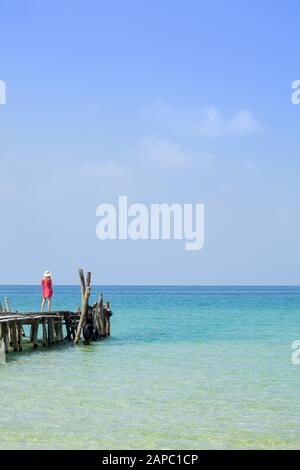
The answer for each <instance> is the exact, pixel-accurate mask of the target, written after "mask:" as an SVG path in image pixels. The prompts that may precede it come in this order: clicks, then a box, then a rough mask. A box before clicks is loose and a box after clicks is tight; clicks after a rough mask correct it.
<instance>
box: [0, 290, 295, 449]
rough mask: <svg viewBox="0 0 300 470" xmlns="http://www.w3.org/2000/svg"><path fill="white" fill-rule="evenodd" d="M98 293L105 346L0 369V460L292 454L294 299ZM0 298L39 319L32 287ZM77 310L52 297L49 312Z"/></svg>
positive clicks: (73, 295) (34, 356) (262, 294)
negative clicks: (70, 454)
mask: <svg viewBox="0 0 300 470" xmlns="http://www.w3.org/2000/svg"><path fill="white" fill-rule="evenodd" d="M100 291H103V293H104V296H105V298H106V299H110V300H111V303H112V308H113V311H114V316H113V317H112V337H111V338H109V339H107V340H105V341H103V342H98V343H92V344H91V345H89V346H78V347H76V346H72V345H68V344H67V345H59V346H54V347H51V348H49V349H47V350H43V349H42V348H41V349H40V350H38V351H33V350H32V349H31V347H30V348H29V349H28V350H26V351H25V352H23V353H16V354H14V353H11V354H10V355H9V357H8V363H7V365H5V366H0V390H1V402H0V403H1V405H0V407H1V410H0V448H2V449H17V448H18V449H23V448H25V449H48V448H50V449H78V448H79V449H179V448H182V449H219V448H226V449H230V448H243V449H245V448H277V449H279V448H300V438H299V433H298V428H299V419H300V366H295V365H293V364H292V361H291V353H292V350H291V343H292V342H293V341H294V340H295V339H300V324H299V317H300V288H298V287H117V286H116V287H93V291H92V297H94V298H96V297H97V294H98V292H100ZM5 295H7V296H8V297H9V299H10V303H11V306H12V308H13V309H18V310H20V311H21V310H23V311H26V310H32V309H34V310H38V309H39V307H40V288H39V287H29V286H26V287H25V286H24V287H22V286H15V287H14V286H9V287H7V286H1V287H0V298H1V299H2V298H3V297H4V296H5ZM92 300H93V299H92ZM79 303H80V291H79V288H78V287H70V286H68V287H64V286H59V287H56V288H55V293H54V305H53V308H57V309H74V308H75V307H76V306H77V305H78V304H79Z"/></svg>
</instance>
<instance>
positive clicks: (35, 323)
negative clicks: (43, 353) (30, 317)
mask: <svg viewBox="0 0 300 470" xmlns="http://www.w3.org/2000/svg"><path fill="white" fill-rule="evenodd" d="M38 334H39V320H34V321H33V347H34V349H37V348H38V347H39V344H38Z"/></svg>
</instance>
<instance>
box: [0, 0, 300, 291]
mask: <svg viewBox="0 0 300 470" xmlns="http://www.w3.org/2000/svg"><path fill="white" fill-rule="evenodd" d="M299 13H300V5H299V2H297V1H292V0H289V1H286V2H283V1H276V2H274V1H271V0H264V1H261V0H260V1H258V0H251V1H246V0H239V1H238V0H236V1H234V0H229V1H228V0H227V1H225V0H224V1H221V0H218V1H216V0H212V1H191V0H187V1H184V2H183V1H177V2H174V1H167V0H160V1H157V0H152V1H150V0H148V1H143V0H139V1H131V0H129V1H127V2H124V1H120V0H119V1H110V2H103V1H100V0H98V1H93V0H85V1H81V0H80V1H75V0H73V1H69V0H64V1H58V0H51V1H49V0H45V1H43V2H39V1H34V0H30V1H26V0H22V1H21V0H19V1H16V0H0V47H1V50H0V80H4V81H5V82H6V85H7V104H6V105H5V106H0V175H1V184H0V208H1V227H2V230H1V235H0V241H1V258H0V260H1V269H0V283H2V284H5V283H24V284H26V283H29V284H31V283H32V284H35V283H38V282H39V280H40V275H41V273H42V272H43V271H44V270H45V269H51V270H52V271H53V273H54V276H53V278H54V282H57V283H76V282H77V268H78V267H84V268H86V269H90V270H91V271H92V272H93V274H94V282H97V283H99V284H108V283H113V284H114V283H117V284H140V283H141V284H298V283H299V280H300V254H299V253H300V251H299V249H298V243H299V230H300V222H299V220H300V217H299V215H300V214H299V212H300V211H299V199H300V189H299V182H298V175H299V170H300V164H299V139H298V136H299V126H300V106H295V105H293V104H292V103H291V94H292V90H291V83H292V81H293V80H296V79H300V71H299V64H298V49H299V27H298V21H299V20H298V18H299ZM120 194H127V195H128V199H129V203H131V202H132V203H133V202H141V203H145V204H151V203H157V202H167V203H173V202H179V203H196V202H202V203H204V204H205V211H206V213H205V223H206V228H205V246H204V248H203V250H202V251H200V252H186V251H184V249H183V242H181V241H134V242H133V241H100V240H98V239H97V238H96V234H95V229H96V223H97V218H96V216H95V213H96V207H97V206H98V205H99V204H100V203H102V202H110V203H114V204H116V203H117V200H118V196H119V195H120Z"/></svg>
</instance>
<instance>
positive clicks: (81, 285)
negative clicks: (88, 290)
mask: <svg viewBox="0 0 300 470" xmlns="http://www.w3.org/2000/svg"><path fill="white" fill-rule="evenodd" d="M79 279H80V287H81V303H82V305H83V301H84V295H85V279H84V272H83V269H79Z"/></svg>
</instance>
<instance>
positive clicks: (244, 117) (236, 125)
mask: <svg viewBox="0 0 300 470" xmlns="http://www.w3.org/2000/svg"><path fill="white" fill-rule="evenodd" d="M143 116H144V117H145V118H146V119H147V120H150V121H151V123H152V124H154V125H158V126H160V127H163V128H165V129H166V128H167V129H170V130H172V131H174V132H176V133H180V134H185V135H190V136H194V137H203V136H206V137H222V136H242V135H247V134H252V133H255V132H258V131H259V130H260V129H261V125H260V123H259V122H258V121H257V119H256V118H255V117H254V115H253V113H252V112H251V111H250V110H248V109H242V110H239V111H237V112H235V113H233V114H231V115H225V114H224V113H222V112H221V111H220V110H218V109H217V108H215V107H213V106H209V107H206V108H197V107H194V108H181V109H180V108H177V107H175V106H172V105H169V104H168V103H166V102H165V101H157V102H155V103H153V104H152V105H150V106H148V107H147V108H145V109H144V110H143Z"/></svg>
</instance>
